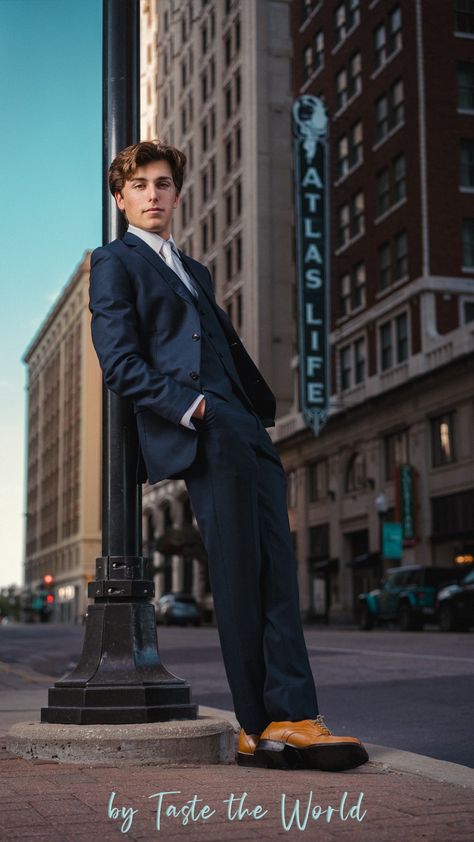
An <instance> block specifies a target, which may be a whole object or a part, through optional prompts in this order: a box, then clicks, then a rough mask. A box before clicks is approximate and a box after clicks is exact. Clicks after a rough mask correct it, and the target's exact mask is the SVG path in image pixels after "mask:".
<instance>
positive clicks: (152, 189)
mask: <svg viewBox="0 0 474 842" xmlns="http://www.w3.org/2000/svg"><path fill="white" fill-rule="evenodd" d="M148 198H149V199H150V200H153V199H158V187H157V186H156V184H150V185H149V187H148Z"/></svg>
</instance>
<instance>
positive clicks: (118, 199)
mask: <svg viewBox="0 0 474 842" xmlns="http://www.w3.org/2000/svg"><path fill="white" fill-rule="evenodd" d="M114 199H115V201H116V202H117V207H118V209H119V210H121V211H123V210H124V209H125V204H124V201H123V196H122V194H121V193H119V192H117V193H114Z"/></svg>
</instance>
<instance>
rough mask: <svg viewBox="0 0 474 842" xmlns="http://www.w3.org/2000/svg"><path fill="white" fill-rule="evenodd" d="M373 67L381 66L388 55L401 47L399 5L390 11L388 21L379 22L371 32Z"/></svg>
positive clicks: (400, 14)
mask: <svg viewBox="0 0 474 842" xmlns="http://www.w3.org/2000/svg"><path fill="white" fill-rule="evenodd" d="M373 45H374V69H375V70H377V69H378V68H379V67H382V65H384V64H385V63H386V61H387V60H388V59H389V58H390V56H391V55H392V54H393V53H394V52H396V51H397V50H400V49H401V47H402V13H401V10H400V6H396V7H395V8H394V9H392V11H391V12H390V15H389V17H388V21H384V22H383V23H381V24H380V26H378V27H377V28H376V29H375V30H374V34H373Z"/></svg>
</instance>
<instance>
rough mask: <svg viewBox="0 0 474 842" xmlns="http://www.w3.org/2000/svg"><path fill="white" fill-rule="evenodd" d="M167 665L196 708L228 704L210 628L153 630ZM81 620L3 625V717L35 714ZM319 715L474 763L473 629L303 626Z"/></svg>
mask: <svg viewBox="0 0 474 842" xmlns="http://www.w3.org/2000/svg"><path fill="white" fill-rule="evenodd" d="M158 635H159V648H160V654H161V657H162V659H163V662H164V664H165V665H166V667H167V668H168V669H169V670H170V671H171V672H173V673H175V674H176V675H178V676H180V677H183V678H186V679H188V680H189V681H190V683H191V686H192V692H193V698H194V700H195V701H197V702H198V703H200V704H202V705H209V706H212V707H218V708H223V709H232V702H231V696H230V692H229V690H228V685H227V680H226V675H225V671H224V666H223V662H222V657H221V652H220V645H219V638H218V633H217V629H216V628H214V627H202V628H199V629H196V628H189V629H188V628H180V627H178V628H176V627H169V628H168V627H167V628H162V627H158ZM83 636H84V629H83V628H82V627H78V626H65V625H49V624H44V625H40V624H34V625H33V624H30V625H21V624H20V625H13V624H12V625H6V626H0V711H1V715H2V716H3V721H4V722H11V723H13V722H15V721H19V720H21V719H32V718H34V717H32V715H31V703H30V701H29V700H31V699H34V701H35V704H36V705H37V707H38V708H39V706H41V705H45V704H46V700H47V687H48V686H49V684H50V683H51V681H50V679H51V680H52V679H54V680H56V679H57V678H58V677H60V676H61V675H63V674H64V673H65V672H66V671H69V670H70V669H72V666H73V664H74V663H75V662H76V661H77V659H78V657H79V655H80V652H81V650H82V640H83ZM305 637H306V642H307V646H308V651H309V655H310V660H311V666H312V670H313V674H314V677H315V681H316V687H317V689H318V698H319V706H320V712H321V713H322V714H323V715H324V716H325V717H326V720H327V724H328V726H329V727H330V728H331V730H332V731H333V732H334V733H341V734H344V733H347V734H353V735H356V736H358V737H360V738H361V739H362V740H363V741H367V742H369V743H375V744H378V745H383V746H389V747H392V748H398V749H402V750H405V751H410V752H415V753H419V754H424V755H428V756H430V757H434V758H437V759H440V760H448V761H452V762H454V763H460V764H463V765H465V766H470V767H474V747H473V745H472V719H471V717H472V714H471V700H472V697H473V692H474V653H473V645H472V644H473V636H472V634H469V633H467V634H446V635H444V634H441V633H440V632H439V631H438V630H437V629H433V630H428V631H424V632H421V633H419V632H410V633H403V632H399V631H394V630H391V629H381V630H376V631H372V632H361V631H359V630H356V629H351V628H320V627H316V628H315V627H306V628H305Z"/></svg>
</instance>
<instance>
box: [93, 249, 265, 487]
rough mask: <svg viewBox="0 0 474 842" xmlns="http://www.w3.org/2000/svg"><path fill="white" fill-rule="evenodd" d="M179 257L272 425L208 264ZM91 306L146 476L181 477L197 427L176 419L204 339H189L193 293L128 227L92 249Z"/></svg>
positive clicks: (196, 389) (193, 382)
mask: <svg viewBox="0 0 474 842" xmlns="http://www.w3.org/2000/svg"><path fill="white" fill-rule="evenodd" d="M180 256H181V258H182V260H183V263H184V265H185V267H186V269H187V271H188V272H189V274H190V275H191V276H192V278H193V279H194V280H195V281H196V282H197V285H198V289H199V295H201V296H203V295H204V296H205V297H206V299H207V300H208V301H209V303H210V304H211V305H212V307H213V308H214V309H215V312H216V313H217V316H218V318H219V321H220V323H221V325H222V328H223V330H224V333H225V335H226V337H227V340H228V342H229V345H230V348H231V352H232V356H233V359H234V362H235V365H236V368H237V371H238V373H239V377H240V379H241V382H242V385H243V386H244V389H245V392H246V394H247V396H248V398H249V399H250V401H251V403H252V405H253V407H254V409H255V412H256V413H257V414H258V415H259V417H260V418H261V420H262V422H263V424H264V425H265V426H266V427H272V426H274V424H275V411H276V402H275V396H274V395H273V392H272V391H271V389H270V387H269V386H268V384H267V383H266V382H265V380H264V378H263V376H262V374H261V373H260V372H259V370H258V368H257V367H256V365H255V364H254V362H253V361H252V359H251V357H250V356H249V355H248V353H247V351H246V350H245V348H244V346H243V344H242V342H241V341H240V338H239V336H238V334H237V333H236V331H235V330H234V327H233V325H232V322H231V321H230V319H229V317H228V316H227V314H226V313H225V312H224V310H222V309H221V308H220V307H219V306H218V305H217V303H216V300H215V297H214V291H213V287H212V281H211V276H210V274H209V272H208V270H207V269H206V267H205V266H203V265H202V264H201V263H198V262H197V261H196V260H193V259H192V258H191V257H188V256H187V255H185V254H183V252H180ZM89 308H90V310H91V312H92V328H91V329H92V341H93V343H94V347H95V350H96V352H97V356H98V358H99V362H100V366H101V368H102V371H103V373H104V379H105V383H106V385H107V387H108V388H109V389H110V390H111V391H112V392H115V393H116V394H118V395H121V396H122V397H124V398H129V399H131V400H132V401H133V404H134V408H135V413H136V420H137V427H138V436H139V441H140V447H141V451H142V454H143V459H144V462H145V466H146V472H147V475H148V479H149V482H150V483H155V482H158V481H159V480H161V479H166V478H170V477H179V476H180V474H181V472H182V471H183V470H184V469H185V468H187V467H189V465H191V464H192V462H193V461H194V459H195V457H196V448H197V438H198V432H197V431H196V430H191V429H189V428H187V427H185V426H184V425H183V424H180V421H181V418H182V417H183V415H184V413H185V412H186V410H187V409H188V408H189V407H190V406H191V404H192V402H193V401H194V400H195V399H196V397H197V395H198V394H199V393H200V392H201V387H200V380H199V377H196V374H195V373H196V372H197V373H198V374H199V371H200V357H201V353H200V345H201V343H200V342H196V341H193V339H192V336H193V334H196V333H200V321H199V313H198V310H197V308H196V305H195V304H194V303H193V301H192V296H191V293H189V292H188V290H187V289H186V287H185V285H184V284H183V282H182V281H181V280H180V279H179V278H178V276H177V275H176V274H175V273H174V272H173V271H172V270H171V269H170V268H169V267H168V266H167V265H166V263H165V262H164V261H163V260H162V259H161V257H159V255H158V254H156V252H155V251H153V249H152V248H150V246H149V245H147V243H145V242H144V241H143V240H141V239H140V238H139V237H136V236H135V235H134V234H131V233H126V234H125V236H124V237H123V239H122V240H114V241H113V242H111V243H109V244H108V245H106V246H104V247H102V248H97V249H95V251H93V252H92V256H91V273H90V303H89ZM191 374H193V377H192V376H191ZM146 478H147V477H146V476H144V475H143V474H142V475H141V476H140V477H139V479H140V480H141V481H142V482H144V481H145V479H146Z"/></svg>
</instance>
